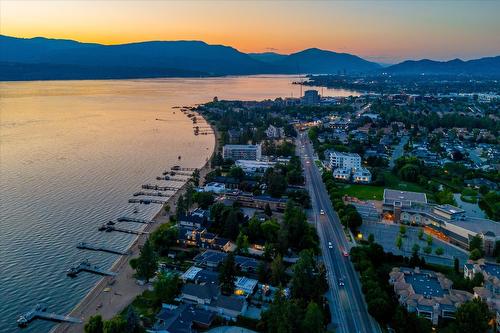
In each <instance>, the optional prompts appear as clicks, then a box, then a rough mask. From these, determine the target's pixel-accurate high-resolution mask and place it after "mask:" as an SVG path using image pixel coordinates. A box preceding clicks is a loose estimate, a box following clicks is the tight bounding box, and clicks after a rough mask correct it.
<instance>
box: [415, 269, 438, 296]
mask: <svg viewBox="0 0 500 333" xmlns="http://www.w3.org/2000/svg"><path fill="white" fill-rule="evenodd" d="M405 280H406V282H407V283H409V284H411V286H412V288H413V290H414V291H415V293H416V294H419V295H424V296H429V297H442V296H443V295H444V294H445V291H444V289H443V288H442V287H441V284H440V283H439V281H438V279H437V278H436V277H435V276H433V275H431V274H425V273H413V274H408V275H405Z"/></svg>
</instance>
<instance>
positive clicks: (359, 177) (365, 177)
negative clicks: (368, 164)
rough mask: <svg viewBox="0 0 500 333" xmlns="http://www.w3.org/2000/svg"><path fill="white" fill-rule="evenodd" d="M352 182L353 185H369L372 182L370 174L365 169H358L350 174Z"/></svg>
mask: <svg viewBox="0 0 500 333" xmlns="http://www.w3.org/2000/svg"><path fill="white" fill-rule="evenodd" d="M352 180H353V182H355V183H370V182H371V181H372V173H371V172H370V170H368V169H367V168H363V167H361V168H359V169H356V171H354V173H353V174H352Z"/></svg>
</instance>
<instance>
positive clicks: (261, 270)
mask: <svg viewBox="0 0 500 333" xmlns="http://www.w3.org/2000/svg"><path fill="white" fill-rule="evenodd" d="M257 276H258V278H259V282H262V283H265V282H266V281H267V264H266V263H265V261H261V262H260V263H259V266H257Z"/></svg>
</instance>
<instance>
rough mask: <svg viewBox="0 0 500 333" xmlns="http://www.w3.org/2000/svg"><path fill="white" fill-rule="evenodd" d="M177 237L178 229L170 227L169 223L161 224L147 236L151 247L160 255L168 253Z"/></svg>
mask: <svg viewBox="0 0 500 333" xmlns="http://www.w3.org/2000/svg"><path fill="white" fill-rule="evenodd" d="M178 238H179V229H177V228H176V227H172V226H171V225H170V224H162V225H161V226H160V227H159V228H158V229H157V230H155V231H154V232H153V233H152V234H151V236H150V237H149V239H150V241H151V244H152V245H153V248H154V249H155V251H156V252H157V253H159V254H160V255H161V256H165V255H167V254H168V251H169V250H170V248H171V247H172V246H174V245H175V244H176V243H177V239H178Z"/></svg>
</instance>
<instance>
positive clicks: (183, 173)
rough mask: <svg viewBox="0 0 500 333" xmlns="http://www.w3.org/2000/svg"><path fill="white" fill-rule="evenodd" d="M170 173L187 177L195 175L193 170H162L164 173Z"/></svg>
mask: <svg viewBox="0 0 500 333" xmlns="http://www.w3.org/2000/svg"><path fill="white" fill-rule="evenodd" d="M168 174H170V176H175V175H178V176H186V177H191V176H192V175H193V173H192V172H186V171H184V172H183V171H167V170H165V171H163V172H162V175H164V176H165V175H168Z"/></svg>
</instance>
